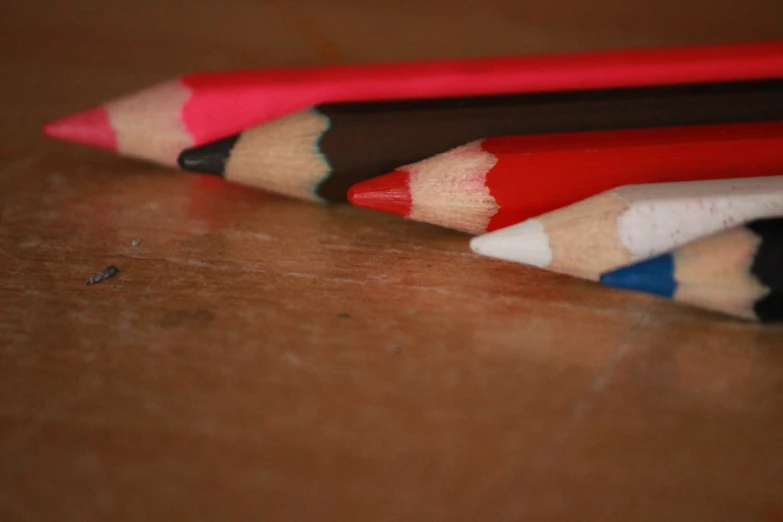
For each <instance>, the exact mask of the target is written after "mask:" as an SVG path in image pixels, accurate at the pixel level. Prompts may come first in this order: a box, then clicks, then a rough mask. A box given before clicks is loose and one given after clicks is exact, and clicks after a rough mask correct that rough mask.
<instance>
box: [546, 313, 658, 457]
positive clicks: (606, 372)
mask: <svg viewBox="0 0 783 522" xmlns="http://www.w3.org/2000/svg"><path fill="white" fill-rule="evenodd" d="M651 306H652V305H648V306H647V307H646V308H645V309H644V310H643V311H642V312H641V313H639V317H638V318H637V319H636V321H634V322H633V324H632V325H631V326H630V327H629V328H628V333H627V334H626V335H625V336H624V337H623V339H622V340H621V341H620V342H619V343H618V345H617V346H616V347H615V349H614V350H613V351H612V355H611V356H610V357H609V359H608V360H607V361H606V364H604V365H603V366H602V367H601V369H600V370H599V371H598V373H597V374H596V376H595V378H594V379H593V380H592V382H591V383H590V385H589V386H588V387H587V389H586V390H585V392H584V393H583V394H582V397H581V398H580V399H579V401H577V403H576V404H575V405H574V407H573V408H572V409H571V411H570V412H569V414H568V415H567V416H566V417H565V419H564V420H563V422H561V423H560V424H559V425H558V427H557V429H556V430H555V432H554V433H553V434H552V436H551V437H550V441H551V443H550V444H549V447H548V448H547V450H546V451H544V452H543V454H542V457H541V459H539V461H540V462H539V466H538V467H540V465H544V464H546V463H547V462H546V461H548V460H549V459H550V458H551V456H552V455H554V454H556V449H557V447H559V446H560V445H561V444H562V443H563V442H565V440H566V438H568V436H569V435H570V434H571V432H572V431H573V430H574V428H575V427H576V426H578V425H579V424H580V423H581V422H582V420H583V419H584V418H585V415H587V412H588V410H589V409H590V405H591V404H592V402H593V399H594V398H595V397H596V395H597V394H598V392H600V391H601V389H603V387H604V386H605V385H606V383H607V382H609V378H610V377H611V376H612V374H613V373H614V370H615V368H616V367H617V364H618V363H619V362H620V361H621V360H622V359H623V358H624V357H625V356H626V355H627V354H628V352H630V351H631V349H632V348H633V344H634V343H633V341H634V339H635V338H636V333H637V332H638V331H639V329H640V328H641V327H642V325H643V324H644V323H645V322H646V321H647V319H648V317H649V314H650V307H651Z"/></svg>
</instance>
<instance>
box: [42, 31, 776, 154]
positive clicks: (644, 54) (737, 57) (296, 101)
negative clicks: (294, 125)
mask: <svg viewBox="0 0 783 522" xmlns="http://www.w3.org/2000/svg"><path fill="white" fill-rule="evenodd" d="M780 77H783V42H764V43H753V44H737V45H716V46H699V47H674V48H664V49H644V50H621V51H602V52H589V53H576V54H553V55H535V56H533V55H531V56H517V57H503V58H473V59H465V60H440V61H421V62H405V63H381V64H368V65H340V66H328V67H306V68H276V69H262V70H252V71H233V72H208V73H197V74H189V75H185V76H182V77H180V78H178V79H176V80H173V81H169V82H166V83H163V84H159V85H157V86H154V87H151V88H149V89H146V90H143V91H140V92H137V93H134V94H130V95H128V96H125V97H122V98H119V99H116V100H113V101H110V102H108V103H106V104H105V105H102V106H99V107H96V108H94V109H90V110H87V111H85V112H81V113H78V114H75V115H73V116H69V117H66V118H63V119H60V120H56V121H53V122H50V123H48V124H47V125H46V126H45V127H44V131H45V132H46V134H47V135H49V136H51V137H54V138H58V139H62V140H67V141H74V142H79V143H82V144H86V145H91V146H97V147H102V148H106V149H109V150H112V151H115V152H117V153H119V154H123V155H127V156H133V157H137V158H142V159H147V160H152V161H155V162H158V163H163V164H166V165H175V163H176V157H177V154H178V153H179V152H180V151H181V150H183V149H185V148H189V147H193V146H197V145H201V144H204V143H207V142H210V141H213V140H215V139H218V138H221V137H223V136H226V135H230V134H234V133H238V132H240V131H242V130H244V129H246V128H247V127H251V126H254V125H258V124H261V123H264V122H266V121H269V120H271V119H274V118H277V117H280V116H283V115H286V114H288V113H291V112H294V111H298V110H300V109H303V108H305V107H309V106H312V105H317V104H321V103H326V102H337V101H371V100H384V99H388V100H391V99H410V98H440V97H459V96H476V95H491V94H509V93H526V92H547V91H564V90H585V89H602V88H621V87H636V86H645V85H675V84H688V83H705V82H725V81H734V80H753V79H764V78H780Z"/></svg>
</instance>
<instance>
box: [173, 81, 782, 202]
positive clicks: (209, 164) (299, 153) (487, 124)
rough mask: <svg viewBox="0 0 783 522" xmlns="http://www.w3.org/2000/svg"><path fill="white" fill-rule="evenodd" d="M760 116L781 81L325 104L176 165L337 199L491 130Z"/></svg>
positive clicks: (777, 100) (777, 102)
mask: <svg viewBox="0 0 783 522" xmlns="http://www.w3.org/2000/svg"><path fill="white" fill-rule="evenodd" d="M769 120H783V80H767V81H754V82H736V83H722V84H706V85H686V86H674V87H671V86H670V87H646V88H634V89H614V90H597V91H582V92H567V93H550V94H526V95H516V96H493V97H476V98H456V99H437V100H418V101H404V102H400V101H396V102H376V103H342V104H326V105H320V106H317V107H314V108H311V109H307V110H304V111H300V112H297V113H294V114H291V115H289V116H286V117H283V118H280V119H278V120H275V121H273V122H270V123H268V124H265V125H261V126H258V127H254V128H251V129H248V130H246V131H245V132H243V133H241V134H237V135H234V136H232V137H229V138H226V139H223V140H220V141H217V142H213V143H210V144H207V145H204V146H201V147H197V148H193V149H187V150H185V151H183V152H182V154H181V155H180V157H179V164H180V166H181V167H182V168H184V169H186V170H192V171H197V172H205V173H211V174H216V175H219V176H223V177H224V178H226V179H228V180H230V181H235V182H238V183H243V184H247V185H252V186H256V187H260V188H263V189H267V190H270V191H273V192H278V193H282V194H286V195H289V196H293V197H297V198H303V199H309V200H316V201H335V202H341V201H345V200H346V194H347V192H348V189H349V188H350V187H351V185H353V184H354V183H357V182H359V181H363V180H366V179H369V178H371V177H374V176H377V175H379V174H383V173H386V172H390V171H392V170H394V169H395V168H396V167H399V166H401V165H406V164H409V163H414V162H417V161H421V160H424V159H426V158H428V157H430V156H433V155H435V154H438V153H441V152H444V151H446V150H449V149H451V148H454V147H457V146H459V145H462V144H465V143H467V142H470V141H473V140H476V139H481V138H486V137H491V136H503V135H512V134H513V135H519V134H548V133H559V132H577V131H591V130H617V129H631V128H647V127H662V126H675V125H678V126H682V125H699V124H720V123H734V122H754V121H769Z"/></svg>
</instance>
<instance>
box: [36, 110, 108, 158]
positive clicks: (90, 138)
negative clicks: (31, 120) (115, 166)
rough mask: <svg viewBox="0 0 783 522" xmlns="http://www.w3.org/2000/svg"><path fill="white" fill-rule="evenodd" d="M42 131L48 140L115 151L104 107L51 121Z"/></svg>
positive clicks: (106, 111)
mask: <svg viewBox="0 0 783 522" xmlns="http://www.w3.org/2000/svg"><path fill="white" fill-rule="evenodd" d="M43 130H44V134H46V135H47V136H49V137H50V138H57V139H60V140H65V141H74V142H76V143H82V144H85V145H92V146H94V147H100V148H103V149H109V150H116V149H117V139H116V136H115V133H114V129H113V128H112V126H111V123H110V122H109V111H108V110H106V108H105V107H96V108H93V109H89V110H86V111H84V112H80V113H78V114H74V115H72V116H68V117H66V118H61V119H59V120H54V121H51V122H49V123H47V124H46V125H44V128H43Z"/></svg>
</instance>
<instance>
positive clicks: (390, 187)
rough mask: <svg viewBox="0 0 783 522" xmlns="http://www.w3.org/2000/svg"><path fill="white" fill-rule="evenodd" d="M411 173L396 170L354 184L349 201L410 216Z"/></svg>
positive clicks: (361, 205)
mask: <svg viewBox="0 0 783 522" xmlns="http://www.w3.org/2000/svg"><path fill="white" fill-rule="evenodd" d="M409 183H410V174H409V173H408V172H406V171H404V170H395V171H394V172H392V173H391V174H386V175H384V176H380V177H377V178H372V179H369V180H367V181H362V182H361V183H357V184H356V185H353V186H352V187H351V188H350V190H349V191H348V201H350V202H351V203H352V204H354V205H356V206H357V207H364V208H370V209H373V210H380V211H381V212H388V213H390V214H396V215H398V216H402V217H408V215H409V214H410V212H411V191H410V186H409Z"/></svg>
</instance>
